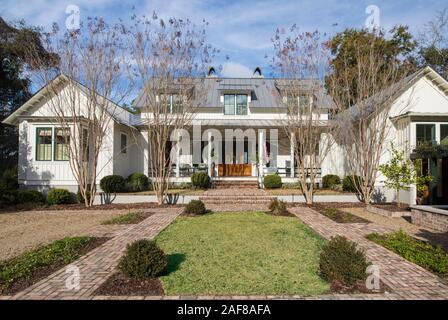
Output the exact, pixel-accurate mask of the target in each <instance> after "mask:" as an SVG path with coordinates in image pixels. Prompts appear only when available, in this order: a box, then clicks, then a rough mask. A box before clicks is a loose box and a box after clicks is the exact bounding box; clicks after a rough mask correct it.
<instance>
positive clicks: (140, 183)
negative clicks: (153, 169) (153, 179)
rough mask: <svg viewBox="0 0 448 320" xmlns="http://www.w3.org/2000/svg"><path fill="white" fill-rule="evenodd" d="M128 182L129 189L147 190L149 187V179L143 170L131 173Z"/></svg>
mask: <svg viewBox="0 0 448 320" xmlns="http://www.w3.org/2000/svg"><path fill="white" fill-rule="evenodd" d="M127 183H128V189H129V191H145V190H148V188H149V179H148V177H147V176H146V175H145V174H143V173H141V172H135V173H133V174H131V175H129V177H128V179H127Z"/></svg>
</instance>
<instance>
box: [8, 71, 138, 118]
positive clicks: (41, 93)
mask: <svg viewBox="0 0 448 320" xmlns="http://www.w3.org/2000/svg"><path fill="white" fill-rule="evenodd" d="M69 79H70V78H69V77H68V76H66V75H64V74H59V75H58V76H56V77H55V78H54V79H53V80H51V81H50V83H48V84H47V85H46V86H44V87H42V88H41V89H39V90H38V91H37V92H36V93H35V94H34V95H33V96H32V97H31V98H30V99H29V100H28V101H26V102H25V103H24V104H23V105H21V106H20V107H19V108H18V109H17V110H16V111H14V112H13V113H12V114H10V115H9V116H8V117H7V118H6V119H5V120H3V123H5V124H9V125H17V123H18V121H17V120H18V118H19V117H20V116H22V115H24V114H26V112H27V111H29V110H30V109H31V108H33V107H34V106H36V105H37V104H39V103H40V102H41V101H42V100H43V99H45V97H46V96H47V95H48V94H49V93H48V91H46V90H45V89H46V88H48V86H50V85H55V86H57V85H61V84H63V83H64V82H65V81H68V80H69ZM72 80H73V79H72ZM73 81H74V83H75V84H76V85H77V86H78V87H79V89H80V90H81V91H83V92H86V91H89V90H90V89H89V88H87V87H86V86H85V85H83V84H82V83H80V82H78V81H76V80H73ZM98 96H99V97H100V98H101V99H104V101H106V102H107V104H108V106H107V108H108V109H111V108H114V109H115V108H119V109H117V110H119V111H120V113H121V115H120V114H118V113H117V112H113V111H111V110H106V111H107V112H108V113H109V114H110V116H111V117H112V118H113V119H114V120H115V121H116V122H118V123H121V124H124V125H128V126H130V125H131V118H132V114H131V113H130V112H129V111H127V110H125V109H123V108H121V107H120V106H118V105H117V104H116V103H114V102H113V101H111V100H109V99H108V98H106V97H104V96H102V95H100V94H98ZM109 105H112V107H111V106H109Z"/></svg>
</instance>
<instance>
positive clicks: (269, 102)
mask: <svg viewBox="0 0 448 320" xmlns="http://www.w3.org/2000/svg"><path fill="white" fill-rule="evenodd" d="M198 81H203V85H204V88H205V90H206V93H205V99H203V100H204V101H198V102H197V103H198V105H199V106H200V107H207V108H222V107H223V103H222V102H221V100H220V97H221V95H222V94H225V93H248V94H250V96H251V102H250V107H251V108H281V107H284V105H283V104H282V99H281V95H280V91H281V89H282V88H285V87H287V86H288V84H289V85H291V82H292V81H293V80H288V79H273V78H263V77H254V78H218V77H208V78H203V79H198ZM294 81H295V83H294V84H293V85H294V86H296V85H297V80H294ZM298 81H300V82H299V86H300V87H303V91H304V92H306V91H309V90H311V89H312V88H316V87H317V88H320V89H321V90H322V94H318V95H317V96H316V97H317V103H316V105H317V107H318V108H331V107H332V99H331V98H330V97H329V96H328V95H327V94H326V93H325V92H324V89H323V86H322V84H321V83H320V82H319V83H317V86H316V81H315V80H307V79H303V80H298ZM144 101H145V93H144V91H143V92H142V93H140V94H139V96H138V97H137V99H135V102H134V107H135V108H144V107H145V105H144Z"/></svg>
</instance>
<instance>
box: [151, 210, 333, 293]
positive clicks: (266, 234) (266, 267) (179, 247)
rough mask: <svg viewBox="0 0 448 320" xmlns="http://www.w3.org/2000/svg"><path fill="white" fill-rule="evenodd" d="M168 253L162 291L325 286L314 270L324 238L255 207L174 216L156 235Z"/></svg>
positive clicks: (297, 289) (321, 290) (295, 221)
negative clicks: (253, 208) (200, 214)
mask: <svg viewBox="0 0 448 320" xmlns="http://www.w3.org/2000/svg"><path fill="white" fill-rule="evenodd" d="M156 241H157V244H158V245H159V246H160V247H161V248H162V249H163V250H165V252H166V253H167V254H168V255H169V264H168V271H167V273H166V274H165V275H163V276H162V277H161V280H162V283H163V286H164V289H165V292H166V294H185V295H188V294H217V295H226V294H240V295H249V294H254V295H255V294H301V295H317V294H321V293H324V292H327V291H328V290H329V284H328V283H327V282H325V281H324V280H323V279H321V278H320V276H319V274H318V273H319V271H318V269H319V254H320V251H321V248H322V245H323V244H324V242H325V240H324V239H323V238H321V237H320V236H318V235H317V234H316V233H315V232H314V231H312V230H311V229H309V228H308V227H307V226H305V225H304V224H303V223H302V222H301V221H300V220H298V219H297V218H295V217H294V218H293V217H276V216H272V215H268V214H265V213H261V212H244V213H240V212H235V213H214V214H207V215H205V216H199V217H193V218H191V217H179V218H178V219H176V221H175V222H174V223H173V224H171V225H170V226H169V227H168V228H167V229H166V230H164V231H163V232H162V233H161V234H159V236H158V237H157V238H156Z"/></svg>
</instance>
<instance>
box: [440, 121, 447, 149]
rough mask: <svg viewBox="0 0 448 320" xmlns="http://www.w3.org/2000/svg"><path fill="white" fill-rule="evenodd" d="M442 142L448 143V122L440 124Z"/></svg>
mask: <svg viewBox="0 0 448 320" xmlns="http://www.w3.org/2000/svg"><path fill="white" fill-rule="evenodd" d="M440 144H443V145H448V124H441V125H440Z"/></svg>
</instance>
